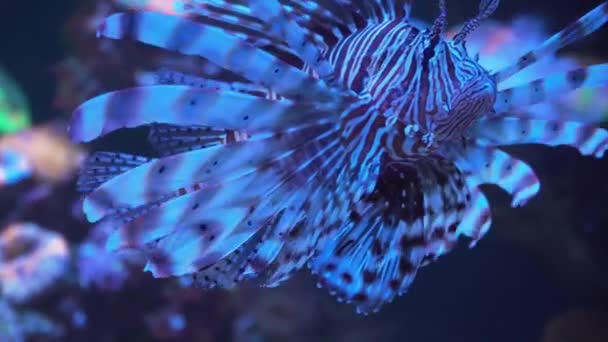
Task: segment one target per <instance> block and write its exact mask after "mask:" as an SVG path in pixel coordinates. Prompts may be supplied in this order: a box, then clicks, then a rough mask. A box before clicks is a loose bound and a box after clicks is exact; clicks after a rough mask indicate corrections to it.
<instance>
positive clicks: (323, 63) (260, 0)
mask: <svg viewBox="0 0 608 342" xmlns="http://www.w3.org/2000/svg"><path fill="white" fill-rule="evenodd" d="M249 6H250V8H251V11H252V13H253V14H254V15H255V16H256V17H258V18H260V19H262V20H263V21H264V22H265V23H266V25H267V26H268V28H269V31H270V32H271V33H272V34H274V35H276V36H278V37H280V38H281V39H282V40H284V41H286V42H287V43H288V45H289V46H290V47H291V48H293V49H294V50H295V52H296V54H297V55H298V56H299V57H300V58H301V59H302V60H303V61H304V62H305V63H307V64H308V65H310V66H312V68H313V69H314V70H315V71H316V73H317V75H319V77H320V78H322V79H327V78H328V77H333V74H334V70H333V67H332V66H331V64H330V63H329V61H328V60H327V58H326V57H325V56H324V53H323V51H322V49H321V48H320V47H319V46H318V45H317V44H316V43H315V42H314V40H313V39H312V37H311V36H310V35H309V34H308V32H306V31H305V30H304V29H303V28H302V27H301V26H300V25H299V24H298V23H297V22H296V21H293V20H291V19H290V16H289V15H288V13H287V12H286V11H285V9H284V8H283V6H282V5H281V4H280V3H279V1H278V0H249Z"/></svg>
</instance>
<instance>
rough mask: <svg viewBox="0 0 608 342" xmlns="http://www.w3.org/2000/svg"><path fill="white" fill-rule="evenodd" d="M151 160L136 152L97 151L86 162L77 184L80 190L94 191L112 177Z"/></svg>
mask: <svg viewBox="0 0 608 342" xmlns="http://www.w3.org/2000/svg"><path fill="white" fill-rule="evenodd" d="M150 160H151V159H150V158H147V157H142V156H138V155H134V154H127V153H118V152H95V153H93V154H92V155H90V156H89V157H88V158H87V160H86V161H85V162H84V165H83V167H82V169H81V171H80V175H79V177H78V182H77V184H76V186H77V188H78V191H80V192H89V191H92V190H94V189H96V188H97V187H99V186H100V185H101V184H103V183H105V182H107V181H108V180H110V179H111V178H113V177H115V176H117V175H119V174H121V173H125V172H127V171H129V170H131V169H133V168H135V167H137V166H139V165H142V164H144V163H147V162H149V161H150Z"/></svg>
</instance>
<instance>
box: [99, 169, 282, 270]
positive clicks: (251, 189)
mask: <svg viewBox="0 0 608 342" xmlns="http://www.w3.org/2000/svg"><path fill="white" fill-rule="evenodd" d="M276 179H277V177H276V176H275V175H273V174H272V173H271V172H267V173H266V174H264V175H261V174H258V175H251V176H249V177H243V178H241V179H239V180H235V181H232V182H230V184H226V185H225V186H222V187H219V188H216V189H210V190H206V191H198V192H193V193H191V194H187V195H184V196H180V197H178V198H176V199H173V200H171V201H168V202H166V203H163V204H162V205H161V206H159V207H158V208H156V209H154V210H152V211H150V212H148V213H146V214H145V215H143V216H141V217H138V218H137V219H135V220H133V221H130V222H129V223H127V224H126V225H124V226H122V227H120V228H119V229H118V230H117V231H116V232H115V233H113V234H112V235H111V236H110V237H109V239H108V243H107V244H106V248H107V249H108V250H117V249H123V248H136V249H141V248H144V250H146V251H147V254H148V264H147V266H146V270H149V271H151V272H152V274H153V275H154V276H155V277H167V276H172V275H184V274H189V273H194V272H197V271H198V270H200V269H201V268H203V267H206V266H209V265H212V264H214V263H216V262H218V261H219V260H221V259H222V258H224V257H226V256H228V255H230V253H232V252H233V251H234V250H235V249H236V248H238V247H239V246H241V245H242V244H243V243H245V242H246V241H247V240H248V239H250V238H251V237H252V236H253V235H254V234H255V233H256V232H258V230H259V229H261V228H262V227H263V226H265V225H266V224H267V222H268V221H269V220H270V219H271V218H272V216H273V215H274V214H275V213H276V212H277V211H278V210H280V209H281V207H280V206H281V204H280V198H281V197H283V196H284V195H285V189H282V190H279V191H275V189H274V188H277V181H276ZM235 193H238V194H239V196H238V197H236V196H234V194H235Z"/></svg>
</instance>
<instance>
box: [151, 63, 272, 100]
mask: <svg viewBox="0 0 608 342" xmlns="http://www.w3.org/2000/svg"><path fill="white" fill-rule="evenodd" d="M156 83H157V84H176V85H186V86H190V87H197V88H207V89H215V90H229V91H233V92H237V93H245V94H249V95H254V96H258V97H263V98H266V99H271V100H277V99H280V96H279V95H278V94H276V93H274V92H272V91H270V89H268V88H265V87H262V86H259V85H257V84H252V83H243V82H224V81H218V80H214V79H209V78H205V77H198V76H192V75H188V74H184V73H182V72H179V71H174V70H171V69H168V68H162V69H160V70H157V71H156Z"/></svg>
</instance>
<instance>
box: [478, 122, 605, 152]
mask: <svg viewBox="0 0 608 342" xmlns="http://www.w3.org/2000/svg"><path fill="white" fill-rule="evenodd" d="M473 135H474V136H475V137H476V138H477V139H479V140H480V141H481V142H483V143H484V144H492V145H516V144H543V145H549V146H559V145H566V146H572V147H575V148H576V149H578V151H579V152H580V153H581V154H582V155H585V156H589V155H593V156H595V157H596V158H602V156H603V155H604V152H605V151H606V149H607V148H608V131H606V130H605V129H603V128H599V127H597V126H595V125H592V124H586V123H580V122H574V121H557V120H544V119H531V118H523V117H496V118H489V119H484V120H480V121H479V122H478V123H477V124H476V126H474V128H473Z"/></svg>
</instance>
